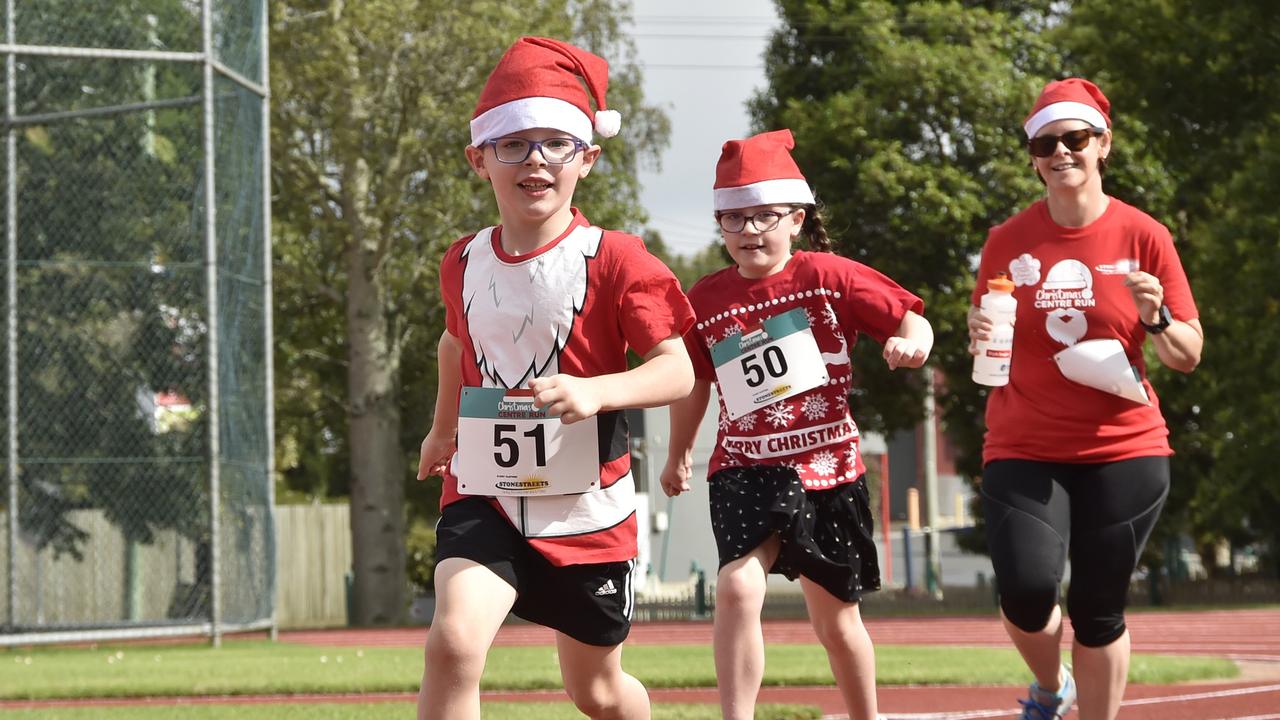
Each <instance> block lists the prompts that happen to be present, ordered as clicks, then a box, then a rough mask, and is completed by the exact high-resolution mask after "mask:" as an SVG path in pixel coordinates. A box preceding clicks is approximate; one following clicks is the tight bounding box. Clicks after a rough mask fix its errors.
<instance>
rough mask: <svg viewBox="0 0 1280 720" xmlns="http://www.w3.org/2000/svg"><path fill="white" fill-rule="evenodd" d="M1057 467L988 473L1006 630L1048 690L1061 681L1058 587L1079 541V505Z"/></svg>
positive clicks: (987, 499)
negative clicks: (1074, 522)
mask: <svg viewBox="0 0 1280 720" xmlns="http://www.w3.org/2000/svg"><path fill="white" fill-rule="evenodd" d="M1062 472H1063V471H1062V469H1061V468H1060V467H1059V466H1056V465H1055V464H1053V463H1040V462H1033V461H1027V460H999V461H995V462H992V463H989V464H988V465H987V466H986V468H984V469H983V476H982V498H983V509H984V511H985V514H986V518H987V546H988V548H989V550H990V552H991V563H992V566H993V568H994V570H995V574H996V586H997V589H998V590H999V593H1000V614H1001V618H1002V619H1003V620H1004V625H1005V630H1006V631H1007V632H1008V634H1009V639H1010V640H1012V641H1013V644H1014V647H1016V648H1017V649H1018V652H1019V654H1021V655H1022V658H1023V660H1024V661H1025V662H1026V663H1027V667H1028V669H1030V670H1031V674H1032V675H1034V676H1035V679H1036V685H1038V686H1039V688H1040V689H1042V690H1045V691H1048V692H1055V691H1057V690H1058V689H1060V688H1059V684H1060V680H1061V649H1060V643H1061V640H1062V613H1061V611H1060V610H1059V608H1058V587H1059V585H1060V584H1061V583H1062V575H1063V571H1064V569H1065V567H1066V560H1067V548H1068V543H1069V541H1070V537H1071V498H1070V496H1069V495H1068V494H1067V492H1066V490H1065V489H1064V488H1063V486H1062V484H1061V480H1062V478H1061V477H1060V474H1061V473H1062Z"/></svg>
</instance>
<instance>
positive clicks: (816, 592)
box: [800, 577, 877, 720]
mask: <svg viewBox="0 0 1280 720" xmlns="http://www.w3.org/2000/svg"><path fill="white" fill-rule="evenodd" d="M800 587H801V588H803V589H804V603H805V606H806V607H807V608H808V610H809V622H810V623H812V625H813V631H814V633H816V634H817V636H818V640H819V641H820V642H821V643H822V647H824V648H826V651H827V661H828V662H829V663H830V664H831V673H832V674H833V675H834V676H835V679H836V687H838V688H839V689H840V695H841V696H842V697H843V698H844V704H845V707H846V708H848V710H849V718H850V720H875V717H876V709H877V705H876V652H875V648H874V647H873V646H872V645H871V636H870V635H868V634H867V628H866V626H865V625H863V624H862V614H861V611H860V610H859V605H858V603H856V602H852V603H849V602H845V601H843V600H841V599H839V598H837V597H835V596H834V595H832V594H831V593H829V592H827V590H826V589H825V588H823V587H822V586H821V585H819V584H817V583H815V582H813V581H811V580H809V579H808V578H805V577H802V578H800Z"/></svg>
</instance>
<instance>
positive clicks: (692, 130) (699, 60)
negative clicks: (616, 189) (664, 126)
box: [623, 0, 778, 255]
mask: <svg viewBox="0 0 1280 720" xmlns="http://www.w3.org/2000/svg"><path fill="white" fill-rule="evenodd" d="M632 17H633V19H634V22H633V23H632V25H631V33H632V38H633V40H634V42H635V45H636V51H637V55H638V61H639V64H640V66H641V69H642V70H643V72H644V95H645V99H646V101H647V102H649V103H650V104H653V105H657V106H659V107H661V108H662V109H663V110H664V111H666V113H667V116H668V117H669V118H670V119H671V142H670V145H669V146H668V147H667V149H666V151H665V152H664V153H663V155H662V166H661V169H660V170H655V169H653V168H648V169H642V171H641V172H640V182H641V184H642V186H643V188H644V189H643V191H642V194H641V203H642V204H643V205H644V207H645V208H646V209H647V210H648V212H649V226H650V227H652V228H654V229H656V230H657V231H658V232H660V233H661V234H662V239H663V241H664V242H665V243H666V244H667V247H668V248H670V249H671V250H672V251H673V252H676V253H679V254H682V255H693V254H695V253H697V252H699V251H701V250H702V249H703V248H705V247H706V246H707V245H709V244H711V243H712V242H719V239H720V236H719V233H718V232H716V227H715V222H714V220H713V219H712V215H711V186H712V184H713V183H714V182H715V167H716V160H717V159H718V158H719V157H720V146H721V145H722V144H723V143H724V141H725V140H729V139H731V138H740V137H745V136H746V135H747V134H748V133H749V132H750V119H749V118H748V116H747V109H746V103H747V100H748V99H749V98H750V97H751V96H752V95H753V94H754V93H755V91H756V90H758V89H760V88H762V87H764V85H765V79H764V60H763V53H764V50H765V47H766V45H767V44H768V40H769V36H770V34H771V33H772V31H773V30H774V29H775V28H776V27H777V26H778V18H777V12H776V10H775V8H774V5H773V0H699V1H698V2H692V0H633V3H632ZM625 121H626V120H625V118H624V119H623V122H625Z"/></svg>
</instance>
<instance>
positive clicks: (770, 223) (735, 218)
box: [716, 210, 795, 233]
mask: <svg viewBox="0 0 1280 720" xmlns="http://www.w3.org/2000/svg"><path fill="white" fill-rule="evenodd" d="M793 212H795V211H794V210H788V211H786V212H778V211H777V210H761V211H760V212H758V213H756V214H754V215H743V214H742V213H740V212H726V213H718V214H717V215H716V222H718V223H720V229H721V230H724V231H725V232H729V233H739V232H742V231H743V230H744V229H746V227H747V221H748V220H749V221H751V226H752V227H754V228H755V229H756V232H769V231H770V230H772V229H774V228H776V227H778V223H780V222H782V218H783V217H785V216H787V215H790V214H791V213H793Z"/></svg>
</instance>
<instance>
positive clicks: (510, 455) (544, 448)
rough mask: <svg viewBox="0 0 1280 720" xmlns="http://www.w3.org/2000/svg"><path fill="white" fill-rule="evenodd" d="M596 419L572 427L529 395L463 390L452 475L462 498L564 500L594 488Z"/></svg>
mask: <svg viewBox="0 0 1280 720" xmlns="http://www.w3.org/2000/svg"><path fill="white" fill-rule="evenodd" d="M596 427H597V423H596V418H595V417H594V416H593V417H590V418H587V419H585V420H581V421H579V422H576V423H574V424H572V425H565V424H564V423H562V422H560V418H558V417H555V416H549V415H547V413H546V411H545V410H542V409H539V408H536V407H534V405H533V392H532V391H530V390H506V389H503V388H479V387H464V388H463V389H462V396H461V398H460V402H459V404H458V456H457V460H456V462H455V463H454V472H455V474H456V475H457V477H458V492H459V493H461V494H463V495H518V496H526V497H527V496H531V495H568V494H573V493H583V492H588V491H591V490H595V489H597V488H598V487H600V451H599V441H598V440H597V431H596Z"/></svg>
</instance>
